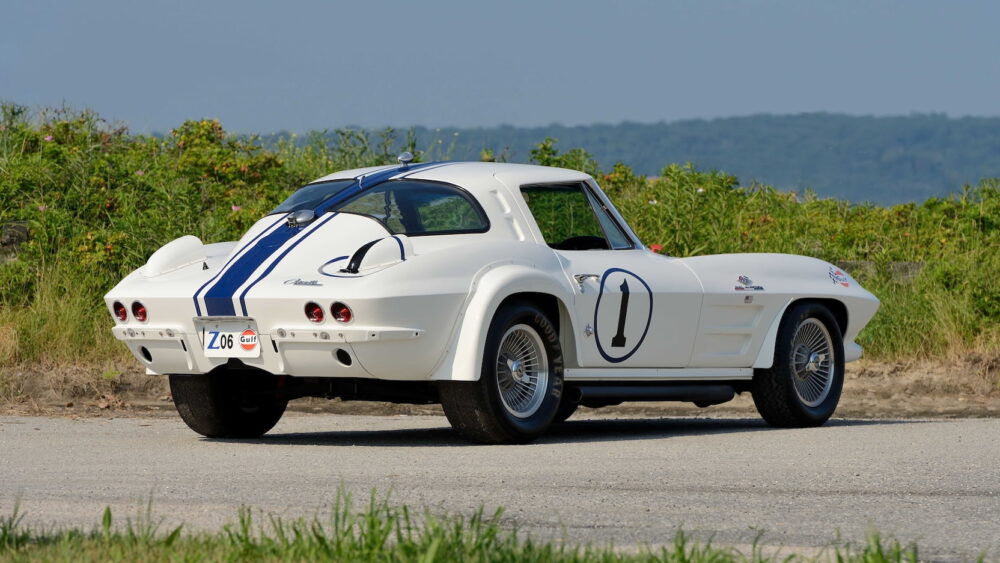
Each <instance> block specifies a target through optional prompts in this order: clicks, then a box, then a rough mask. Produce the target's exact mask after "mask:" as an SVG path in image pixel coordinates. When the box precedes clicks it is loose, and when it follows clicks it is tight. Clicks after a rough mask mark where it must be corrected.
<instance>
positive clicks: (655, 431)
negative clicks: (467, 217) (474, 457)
mask: <svg viewBox="0 0 1000 563" xmlns="http://www.w3.org/2000/svg"><path fill="white" fill-rule="evenodd" d="M926 422H928V421H926V420H871V419H835V420H831V421H829V422H827V423H826V424H825V425H824V428H830V427H850V426H882V425H895V424H922V423H926ZM811 430H815V429H801V430H796V429H792V430H789V429H782V428H774V427H771V426H768V425H767V423H765V422H764V421H763V420H761V419H758V418H715V419H713V418H674V417H672V418H629V419H583V420H569V421H567V422H564V423H562V424H556V425H553V426H552V427H551V428H550V429H549V430H548V431H547V432H546V433H545V434H544V435H542V436H541V437H540V438H539V439H538V440H537V441H535V442H533V444H536V445H538V444H542V445H544V444H573V443H586V442H624V441H634V440H655V439H664V438H680V437H687V436H709V435H713V434H734V433H746V432H782V431H783V432H789V431H793V432H794V431H811ZM202 440H204V441H209V442H225V443H239V444H258V445H270V446H278V445H280V446H294V445H300V446H368V447H386V446H388V447H414V448H423V447H484V446H482V445H478V444H472V443H469V442H467V441H466V440H464V439H462V438H461V437H459V436H458V434H456V433H455V432H454V431H453V430H452V429H451V428H450V427H449V426H447V425H446V424H443V425H442V426H440V427H434V428H400V429H385V430H346V431H342V432H338V431H333V432H288V433H272V434H266V435H264V436H262V437H260V438H256V439H249V440H231V439H218V438H216V439H210V438H202ZM507 447H511V446H507ZM514 447H516V446H514Z"/></svg>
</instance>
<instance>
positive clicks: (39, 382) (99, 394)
mask: <svg viewBox="0 0 1000 563" xmlns="http://www.w3.org/2000/svg"><path fill="white" fill-rule="evenodd" d="M3 383H4V384H5V385H6V387H7V391H6V395H8V396H9V397H10V398H8V399H7V400H4V401H2V402H0V414H34V415H45V416H68V417H115V416H152V417H156V416H176V413H175V411H174V406H173V403H172V401H171V399H170V391H169V388H168V386H167V384H166V378H163V377H158V376H152V377H151V376H147V375H145V374H144V373H142V371H141V370H139V369H133V368H131V367H130V368H127V369H126V370H125V371H124V372H119V371H116V370H114V369H109V368H106V367H98V368H94V367H90V368H87V367H75V366H63V367H58V368H57V367H52V368H49V369H45V370H42V369H37V368H35V369H22V370H11V371H8V372H7V374H6V376H5V380H4V381H3ZM0 390H2V387H0ZM289 410H290V411H292V412H304V413H308V412H315V413H331V414H379V415H436V414H442V412H441V408H440V407H439V406H437V405H394V404H389V403H375V402H344V401H340V400H332V401H327V400H323V399H300V400H298V401H293V402H292V403H291V404H290V405H289ZM578 412H580V413H581V414H596V413H600V414H601V415H603V416H654V417H655V416H709V417H710V416H716V415H752V416H755V415H756V411H755V410H754V406H753V400H752V399H751V398H750V396H749V394H746V393H745V394H743V395H741V396H738V397H737V398H736V399H735V400H734V401H731V402H729V403H726V404H723V405H716V406H713V407H709V408H707V409H699V408H698V407H695V406H694V405H691V404H689V403H624V404H622V405H618V406H614V407H605V408H603V409H597V410H595V409H587V408H581V409H580V410H579V411H578ZM836 416H838V417H849V418H920V417H996V416H1000V359H997V358H987V359H984V358H980V357H973V358H969V359H966V360H965V361H962V362H956V363H954V364H944V363H940V362H915V363H910V364H904V363H883V362H871V361H861V362H856V363H852V364H849V365H848V367H847V373H846V378H845V381H844V391H843V395H842V397H841V400H840V406H839V407H838V409H837V413H836Z"/></svg>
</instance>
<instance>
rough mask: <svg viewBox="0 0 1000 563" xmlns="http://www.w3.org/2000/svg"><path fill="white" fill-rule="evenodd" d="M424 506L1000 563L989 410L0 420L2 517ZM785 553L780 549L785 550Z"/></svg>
mask: <svg viewBox="0 0 1000 563" xmlns="http://www.w3.org/2000/svg"><path fill="white" fill-rule="evenodd" d="M341 485H342V486H344V487H346V488H347V489H348V490H349V491H351V492H352V494H353V495H354V497H355V499H361V500H364V499H367V497H368V495H369V493H370V491H371V490H372V489H373V488H375V489H377V490H378V491H380V492H387V491H391V500H392V501H393V502H395V503H406V504H409V505H411V506H429V507H431V508H432V509H435V510H443V511H453V512H456V511H457V512H463V513H467V512H471V511H473V510H474V509H475V508H476V507H478V506H480V505H484V506H485V507H486V508H487V509H488V510H492V509H493V508H495V507H497V506H501V505H502V506H504V507H506V517H507V518H508V519H509V520H510V521H511V522H513V523H516V525H517V526H519V527H520V528H521V529H522V530H523V531H526V532H528V533H531V534H532V535H534V536H535V537H554V538H566V539H568V540H569V541H572V542H594V543H608V542H613V543H614V544H615V545H617V546H628V545H641V544H645V543H651V544H654V545H655V544H659V543H664V542H668V541H669V540H670V539H671V538H672V537H673V534H674V532H675V530H677V529H678V528H679V527H682V528H683V529H684V530H686V531H689V532H692V533H693V534H694V535H695V536H696V537H699V538H702V539H704V538H709V537H712V538H714V539H713V542H714V543H716V544H727V545H746V544H749V543H750V542H751V541H753V539H754V537H755V536H757V534H758V533H759V532H761V531H762V532H763V536H762V542H763V543H764V544H766V545H772V546H774V545H780V546H785V548H786V549H788V550H790V551H791V550H798V549H807V548H816V547H822V546H824V545H827V544H829V543H830V542H832V541H833V540H834V539H835V538H836V537H837V535H838V533H839V535H840V537H841V538H843V539H845V540H852V541H859V540H863V538H864V536H865V534H866V532H867V531H868V530H870V529H872V528H877V529H878V530H880V531H881V532H882V533H883V534H887V535H892V536H894V537H896V538H899V539H901V540H904V541H912V540H916V541H918V542H919V545H920V547H921V550H922V554H923V555H924V556H925V557H929V558H932V559H962V558H965V557H975V556H976V555H979V554H980V553H982V552H984V551H985V552H986V553H987V555H988V557H987V559H988V560H1000V419H978V420H977V419H967V420H907V421H896V420H886V421H872V420H834V421H831V422H830V423H829V424H828V425H826V426H824V427H822V428H815V429H806V430H774V429H769V428H767V427H766V426H764V425H763V424H762V423H761V422H760V421H758V420H752V419H714V420H713V419H703V418H669V419H660V420H651V419H620V420H611V419H587V420H580V421H570V422H569V423H567V424H565V425H563V426H562V427H560V428H559V429H558V430H555V431H553V432H552V433H551V434H550V435H548V436H546V437H545V438H544V439H542V440H540V441H538V442H537V443H535V444H532V445H528V446H502V447H501V446H495V447H494V446H491V447H485V446H471V445H467V444H465V443H463V442H462V441H460V440H459V439H458V438H457V437H455V436H454V435H453V434H452V433H451V431H450V430H449V428H448V426H447V422H446V421H445V419H444V418H443V417H437V416H411V417H406V416H382V417H380V416H343V415H340V416H335V415H305V414H289V415H286V417H285V418H284V419H283V420H282V421H281V422H280V423H279V425H278V426H277V427H276V428H275V429H274V430H273V431H272V432H271V433H270V434H268V435H267V436H266V437H264V438H263V439H261V440H255V441H248V442H228V441H212V440H205V439H202V438H200V437H198V436H197V435H195V434H194V433H192V432H190V431H189V430H188V429H187V428H186V427H185V426H184V425H183V423H182V422H181V421H180V420H179V419H177V418H119V419H83V420H73V419H68V418H33V417H0V515H6V514H9V513H10V510H11V508H12V506H13V504H14V501H15V499H17V498H20V501H21V509H22V511H24V512H26V515H27V521H28V522H29V523H31V524H45V525H50V524H55V525H80V526H85V527H86V528H88V529H89V528H91V527H93V526H95V525H97V523H98V522H99V520H100V514H101V511H102V510H103V508H104V506H106V505H110V506H111V507H112V509H113V510H114V511H115V512H116V514H117V515H118V516H119V517H124V516H132V517H135V516H136V515H137V514H138V513H139V510H140V507H141V506H142V505H143V504H144V503H145V501H146V500H147V499H149V498H150V496H152V498H153V505H154V508H153V510H154V514H155V515H156V516H159V517H163V518H164V519H165V523H166V524H169V523H176V522H181V521H183V522H187V523H188V525H189V526H192V527H214V526H218V525H220V524H223V523H225V522H230V521H232V520H233V519H234V517H235V515H236V511H237V507H239V506H240V505H250V506H253V507H256V508H259V509H262V510H263V511H265V512H270V513H273V514H278V515H285V516H300V515H306V516H308V515H313V514H316V513H319V514H323V513H324V512H325V511H326V507H328V506H329V504H330V501H331V500H332V499H333V497H334V496H335V495H336V490H337V488H338V486H341ZM783 553H787V551H783Z"/></svg>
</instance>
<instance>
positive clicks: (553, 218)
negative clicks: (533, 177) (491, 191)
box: [521, 183, 632, 250]
mask: <svg viewBox="0 0 1000 563" xmlns="http://www.w3.org/2000/svg"><path fill="white" fill-rule="evenodd" d="M521 195H523V196H524V201H525V202H526V203H527V204H528V209H530V210H531V214H532V215H533V216H534V218H535V223H537V224H538V228H539V230H541V232H542V237H543V238H544V239H545V243H546V244H548V245H549V246H550V247H552V248H555V249H557V250H608V249H610V248H631V247H632V245H631V243H630V242H629V241H628V239H627V238H626V237H625V235H624V234H622V232H621V230H620V229H618V227H617V225H615V224H614V221H612V220H611V218H610V217H609V216H607V213H606V212H605V211H604V209H603V208H602V207H601V206H599V205H598V202H597V201H595V200H594V199H593V196H591V195H590V193H589V190H587V189H586V187H585V186H584V185H583V184H582V183H577V184H554V185H539V186H524V187H522V188H521ZM609 241H610V244H609Z"/></svg>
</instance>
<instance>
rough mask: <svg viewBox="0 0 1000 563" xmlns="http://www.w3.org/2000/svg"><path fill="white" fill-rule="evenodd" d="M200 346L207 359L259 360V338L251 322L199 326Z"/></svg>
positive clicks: (221, 322) (210, 323)
mask: <svg viewBox="0 0 1000 563" xmlns="http://www.w3.org/2000/svg"><path fill="white" fill-rule="evenodd" d="M201 345H202V350H203V351H204V353H205V356H206V357H209V358H259V357H260V337H259V336H258V334H257V327H256V325H255V324H254V323H253V321H216V322H206V323H204V324H203V325H201Z"/></svg>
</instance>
